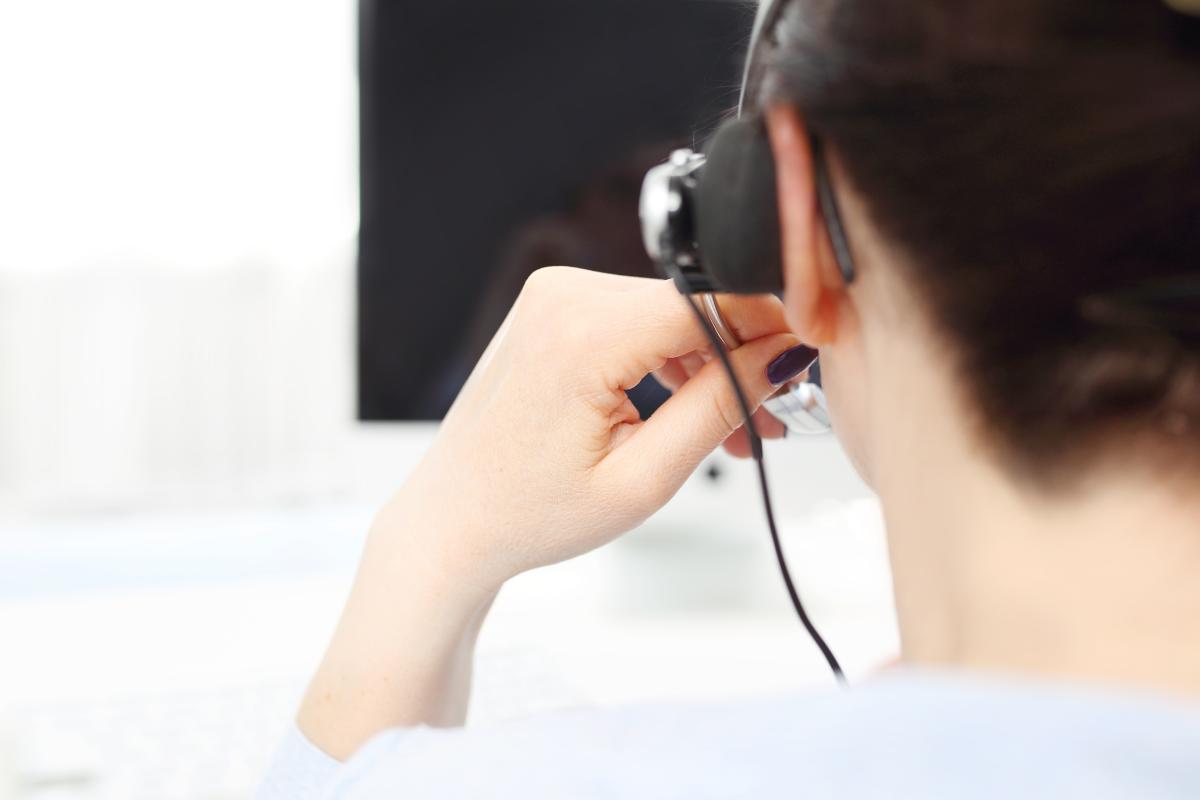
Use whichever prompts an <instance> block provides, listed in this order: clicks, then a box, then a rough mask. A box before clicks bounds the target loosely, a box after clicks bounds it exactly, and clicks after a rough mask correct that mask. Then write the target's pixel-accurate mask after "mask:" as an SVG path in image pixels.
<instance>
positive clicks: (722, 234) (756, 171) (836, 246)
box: [640, 0, 855, 294]
mask: <svg viewBox="0 0 1200 800" xmlns="http://www.w3.org/2000/svg"><path fill="white" fill-rule="evenodd" d="M787 2H788V0H763V2H762V3H761V4H760V6H759V12H758V15H757V17H756V19H755V24H754V31H753V34H752V35H751V42H750V51H749V55H748V56H747V60H746V69H745V74H744V76H743V80H742V89H741V95H740V98H739V102H738V109H737V117H736V118H734V119H730V120H728V121H727V122H725V123H724V124H723V125H721V126H720V128H718V129H717V131H716V133H714V134H713V136H712V137H711V139H709V141H708V144H707V145H706V146H705V148H704V152H703V153H694V152H692V151H691V150H686V149H685V150H677V151H675V152H674V153H672V154H671V158H670V160H669V161H667V162H666V163H665V164H662V165H660V166H658V167H655V168H654V169H652V170H650V172H649V173H647V175H646V181H645V183H644V185H643V188H642V198H641V207H640V214H641V220H642V234H643V238H644V240H645V244H646V249H647V251H648V252H649V253H650V256H651V257H652V258H653V259H654V261H655V263H656V264H658V266H659V269H660V270H662V271H663V272H665V273H675V274H670V275H669V277H672V278H675V279H676V282H677V283H678V284H679V289H680V291H682V292H684V293H686V294H699V293H709V292H732V293H736V294H761V293H766V292H779V291H782V289H783V264H782V259H781V256H780V229H779V201H778V196H777V188H776V181H775V157H774V155H773V154H772V151H771V143H770V141H769V140H768V138H767V129H766V125H765V123H764V121H763V119H762V117H761V116H760V115H759V114H758V112H757V109H756V108H754V102H755V96H756V94H757V91H758V89H759V87H760V85H761V82H762V77H763V72H764V60H765V58H766V55H767V53H768V51H769V50H770V48H771V47H773V46H774V44H775V37H774V33H775V28H776V25H777V23H778V21H779V17H780V15H781V14H782V12H783V9H784V7H785V6H787ZM810 141H811V145H812V155H813V170H814V180H815V183H816V191H817V201H818V203H819V204H820V207H821V214H822V216H823V217H824V220H825V224H826V228H827V230H828V233H829V240H830V244H831V245H832V248H833V253H834V256H835V258H836V260H837V264H838V268H839V270H840V271H841V273H842V277H843V278H844V279H845V281H846V282H847V283H850V282H852V281H853V280H854V276H855V267H854V260H853V257H852V256H851V253H850V247H849V244H848V241H847V239H846V235H845V229H844V227H843V225H842V217H841V213H840V211H839V209H838V204H837V199H836V197H835V196H834V193H833V188H832V185H831V183H830V180H829V170H828V164H827V162H826V159H825V156H824V148H823V147H822V143H821V141H820V139H819V138H818V137H816V136H811V137H810ZM672 266H673V267H674V268H675V269H674V270H672V269H670V268H671V267H672ZM677 275H678V276H679V277H677Z"/></svg>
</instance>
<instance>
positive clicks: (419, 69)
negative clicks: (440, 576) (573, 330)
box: [358, 0, 754, 420]
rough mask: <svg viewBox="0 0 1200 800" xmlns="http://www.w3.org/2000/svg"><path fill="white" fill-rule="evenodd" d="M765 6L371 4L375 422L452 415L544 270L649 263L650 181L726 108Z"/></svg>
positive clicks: (641, 0) (364, 93) (365, 254)
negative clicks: (650, 173) (645, 213)
mask: <svg viewBox="0 0 1200 800" xmlns="http://www.w3.org/2000/svg"><path fill="white" fill-rule="evenodd" d="M753 16H754V4H753V3H747V2H740V1H736V2H735V1H734V0H593V2H577V1H576V0H489V1H488V2H479V0H436V2H410V1H406V0H362V2H361V4H360V82H361V174H362V178H361V181H362V187H361V188H362V191H361V202H362V206H361V213H362V225H361V232H360V237H359V261H358V356H359V357H358V366H359V370H358V377H359V414H360V417H361V418H362V419H365V420H400V419H436V418H440V417H441V416H442V414H443V413H444V412H445V411H446V409H447V408H448V406H449V404H450V402H451V401H452V400H453V398H454V396H455V394H456V393H457V391H458V389H459V387H460V386H461V384H462V382H463V380H464V379H465V378H466V375H467V374H468V372H469V370H470V367H471V366H472V365H473V364H474V362H475V360H476V359H477V358H478V356H479V354H480V353H481V352H482V350H483V347H484V346H485V345H486V343H487V341H488V340H489V339H490V337H491V335H492V333H493V332H494V331H495V329H496V327H497V326H498V325H499V324H500V322H501V320H502V318H503V315H504V312H505V311H506V310H507V309H508V307H509V305H511V303H512V301H513V299H514V298H515V297H516V294H517V292H518V291H519V290H520V287H521V284H522V283H523V282H524V279H525V277H526V276H527V275H528V274H529V273H530V272H532V271H533V270H534V269H536V268H537V267H540V266H547V265H551V264H570V265H573V266H583V267H589V268H594V269H601V270H605V271H610V272H619V273H626V274H635V275H650V274H653V273H652V266H651V264H650V263H649V261H648V259H647V258H646V256H645V254H644V253H643V252H642V249H641V245H640V236H639V231H638V223H637V196H638V189H639V186H640V182H641V177H642V174H643V172H644V170H645V169H646V168H648V167H649V166H651V165H652V164H654V163H655V162H657V161H660V160H662V159H663V158H665V157H666V155H667V154H668V152H669V151H670V149H671V148H672V147H674V146H678V145H679V144H686V145H692V144H694V143H696V142H697V141H699V140H702V139H703V137H704V136H705V135H706V134H707V133H708V132H709V131H710V130H711V129H712V128H714V127H715V126H716V124H717V123H718V122H719V121H720V120H721V119H722V118H723V117H724V116H725V115H727V114H728V113H731V111H732V109H733V108H734V106H735V105H736V101H737V91H738V86H739V83H740V78H741V75H740V67H741V62H742V58H743V56H744V52H745V47H746V44H747V40H748V37H749V32H750V28H751V25H752V23H753ZM635 394H636V395H637V396H635V397H634V399H635V402H637V403H639V407H643V408H645V407H646V406H652V405H653V403H654V402H656V400H655V387H653V386H649V385H647V386H645V387H642V390H641V391H639V392H637V393H635Z"/></svg>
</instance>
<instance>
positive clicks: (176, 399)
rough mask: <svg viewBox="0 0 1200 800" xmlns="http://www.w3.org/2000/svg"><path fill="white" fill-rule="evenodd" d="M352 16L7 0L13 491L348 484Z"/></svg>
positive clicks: (55, 495)
mask: <svg viewBox="0 0 1200 800" xmlns="http://www.w3.org/2000/svg"><path fill="white" fill-rule="evenodd" d="M355 16H356V8H355V4H354V3H353V2H352V0H288V1H287V2H285V1H284V0H209V1H208V2H203V3H199V2H162V1H161V0H105V2H89V1H88V0H65V1H64V2H55V3H20V2H5V3H2V4H0V120H2V121H0V219H3V220H4V224H3V226H2V227H0V387H3V391H2V392H0V501H2V502H3V503H4V504H5V505H7V506H8V507H10V508H11V507H21V508H33V509H89V508H110V509H111V508H121V507H128V506H131V505H135V504H144V503H156V504H157V503H169V504H180V503H183V504H189V503H195V502H212V501H218V500H219V501H226V502H227V501H243V502H245V501H256V500H264V499H276V498H281V497H288V496H294V495H296V494H300V495H303V496H305V497H312V496H314V495H316V496H319V495H321V494H322V493H330V492H334V491H336V490H337V489H338V488H339V476H338V475H336V474H328V473H329V469H330V467H331V459H330V449H331V448H334V447H337V446H338V440H339V438H340V437H344V436H345V434H346V432H347V430H348V428H349V426H350V424H351V423H350V420H351V419H352V414H353V395H352V385H353V383H352V380H351V377H352V364H353V337H352V328H353V319H354V317H353V306H352V287H353V256H354V244H353V241H354V240H353V237H354V235H355V231H356V227H357V160H356V159H357V155H356V152H357V151H356V142H357V138H356V137H357V116H356V113H357V112H356V107H357V94H356V92H357V84H356V77H355ZM341 488H344V486H342V487H341Z"/></svg>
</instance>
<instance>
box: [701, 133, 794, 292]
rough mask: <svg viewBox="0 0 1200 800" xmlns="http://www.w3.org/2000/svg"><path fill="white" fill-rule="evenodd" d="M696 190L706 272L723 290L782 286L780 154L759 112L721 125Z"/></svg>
mask: <svg viewBox="0 0 1200 800" xmlns="http://www.w3.org/2000/svg"><path fill="white" fill-rule="evenodd" d="M705 156H706V158H707V161H706V163H705V165H704V172H703V176H702V177H701V179H700V184H699V186H698V187H697V190H696V233H697V237H696V238H697V243H698V244H699V245H700V258H701V262H702V264H703V266H704V271H705V272H706V273H707V274H708V275H709V277H711V278H712V281H713V283H714V284H716V285H717V286H718V287H720V289H721V290H722V291H726V292H737V293H739V294H761V293H765V292H779V291H782V290H783V262H782V258H781V257H780V235H779V198H778V193H777V191H776V188H775V156H774V155H773V154H772V152H771V142H770V140H769V139H768V138H767V129H766V125H765V124H764V123H763V121H762V119H760V118H758V117H747V118H742V119H735V120H731V121H729V122H727V123H725V124H724V125H722V126H721V127H720V128H719V129H718V130H717V132H716V134H714V135H713V137H712V139H710V140H709V143H708V145H707V146H706V147H705Z"/></svg>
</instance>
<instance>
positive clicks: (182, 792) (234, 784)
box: [0, 686, 300, 800]
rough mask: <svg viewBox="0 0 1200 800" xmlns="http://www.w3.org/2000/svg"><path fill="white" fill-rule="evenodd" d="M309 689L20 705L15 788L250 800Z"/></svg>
mask: <svg viewBox="0 0 1200 800" xmlns="http://www.w3.org/2000/svg"><path fill="white" fill-rule="evenodd" d="M299 694H300V689H299V687H284V686H260V687H247V688H241V689H227V690H221V691H213V692H197V693H191V694H171V695H165V696H162V697H141V698H136V699H128V700H116V701H107V702H99V703H71V704H63V705H57V706H55V705H47V706H38V707H33V708H25V709H17V710H16V711H15V713H13V714H11V715H9V717H8V725H7V726H6V738H7V739H8V740H9V741H8V744H9V748H10V764H9V766H8V773H9V774H8V775H7V776H6V777H7V780H8V787H7V788H8V795H7V796H8V797H15V798H19V800H67V798H70V800H100V799H101V798H103V800H110V799H111V800H244V799H245V798H249V797H251V796H252V795H253V793H254V789H255V787H256V786H257V783H258V781H259V780H260V779H261V778H262V775H263V773H264V771H265V769H266V766H267V764H268V763H269V761H270V758H271V757H272V755H273V754H274V750H275V748H276V747H278V745H279V743H280V742H281V741H282V737H283V734H284V733H285V731H286V730H287V726H288V725H290V724H291V721H292V719H293V717H294V715H295V709H296V707H297V702H298V697H299ZM5 796H6V795H5V794H4V792H3V790H0V797H5Z"/></svg>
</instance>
